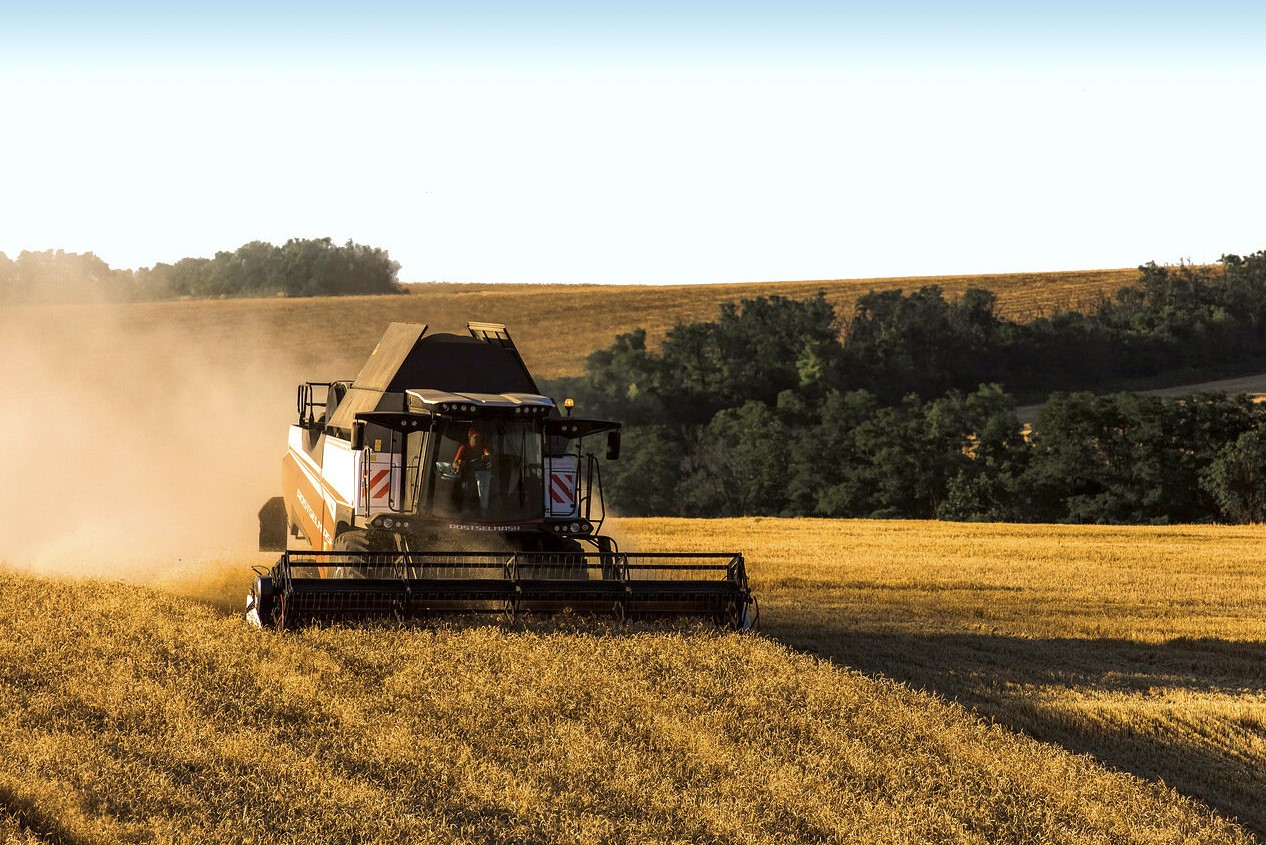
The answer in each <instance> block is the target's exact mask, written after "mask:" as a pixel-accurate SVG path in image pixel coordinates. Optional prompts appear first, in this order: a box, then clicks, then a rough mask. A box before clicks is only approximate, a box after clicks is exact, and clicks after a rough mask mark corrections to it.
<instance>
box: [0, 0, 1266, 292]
mask: <svg viewBox="0 0 1266 845" xmlns="http://www.w3.org/2000/svg"><path fill="white" fill-rule="evenodd" d="M1264 36H1266V13H1263V12H1262V11H1260V9H1259V7H1257V6H1256V5H1250V4H1248V3H1242V2H1241V3H1226V2H1222V3H1218V2H1214V3H1205V4H1195V3H1190V4H1187V3H1149V4H1142V3H1121V2H1107V3H1077V2H1074V3H1038V4H1017V3H1002V2H995V3H981V2H978V3H958V4H954V3H949V4H946V3H923V2H910V3H900V2H898V3H879V2H874V3H830V4H828V3H817V2H787V3H778V4H774V3H754V2H747V3H742V2H739V3H729V4H719V3H710V2H693V3H691V2H684V3H655V2H649V3H648V2H641V3H611V4H591V3H544V4H535V5H533V4H523V3H508V2H505V3H479V2H475V3H458V2H452V3H444V4H439V3H403V2H368V3H360V4H356V5H352V4H336V3H328V2H313V3H304V4H299V3H293V2H264V3H250V4H247V3H235V2H229V3H216V4H211V3H202V4H181V5H176V4H169V3H158V2H148V3H139V2H138V3H113V4H99V3H86V2H73V3H71V2H60V3H59V2H43V3H12V2H3V0H0V103H2V107H3V112H0V114H2V115H3V118H2V120H3V123H2V124H0V162H3V167H4V179H3V180H2V181H0V185H3V187H0V209H2V210H0V251H3V252H5V253H7V254H8V255H10V256H14V255H16V254H17V253H18V252H20V251H21V250H23V249H49V248H60V249H66V250H72V251H77V252H86V251H92V252H95V253H96V254H98V255H99V256H101V257H102V258H104V259H105V260H107V261H108V262H109V263H110V264H111V265H113V266H124V267H139V266H149V265H152V264H154V263H155V262H158V261H173V260H176V259H178V258H180V257H183V256H186V255H204V256H209V255H212V254H214V253H215V252H216V251H218V250H225V249H234V248H236V247H237V246H239V245H241V244H242V243H244V242H246V241H250V240H269V241H273V242H274V243H280V242H283V241H284V240H286V239H287V238H290V237H322V236H330V237H333V238H335V239H336V240H337V241H340V242H341V241H345V240H348V239H353V240H356V241H358V242H360V243H366V244H371V245H374V246H380V247H384V248H386V249H388V250H389V251H390V252H391V254H392V255H393V256H394V257H395V258H396V259H397V260H398V261H400V262H401V264H402V265H403V269H402V271H401V277H402V278H403V279H406V280H410V281H424V280H433V279H439V280H451V281H507V282H511V281H522V282H549V281H561V282H586V281H592V282H648V283H689V282H722V281H754V280H765V279H770V280H772V279H815V278H846V277H862V276H895V275H932V274H942V273H945V274H956V273H982V272H1006V271H1021V270H1048V269H1083V268H1094V267H1122V266H1133V265H1135V264H1138V263H1141V262H1143V261H1147V260H1156V261H1159V262H1176V261H1179V260H1194V261H1198V262H1200V261H1211V260H1214V259H1216V258H1217V257H1218V256H1219V255H1220V254H1222V253H1224V252H1239V253H1245V252H1251V251H1255V250H1258V249H1266V210H1264V209H1266V203H1263V202H1262V199H1261V198H1262V197H1264V196H1266V172H1264V169H1263V166H1262V164H1261V158H1262V156H1261V153H1260V147H1261V141H1260V139H1261V138H1262V137H1264V136H1266V117H1264V116H1263V112H1264V110H1263V108H1262V107H1261V104H1262V103H1263V102H1266V57H1264V55H1263V54H1266V49H1263V47H1264V46H1266V37H1264Z"/></svg>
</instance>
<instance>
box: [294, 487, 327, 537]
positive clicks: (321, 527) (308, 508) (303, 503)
mask: <svg viewBox="0 0 1266 845" xmlns="http://www.w3.org/2000/svg"><path fill="white" fill-rule="evenodd" d="M295 496H296V498H298V499H299V506H300V507H301V508H303V512H304V513H306V514H307V515H308V517H309V518H311V520H312V524H313V525H315V526H316V528H317V530H318V531H320V532H321V536H322V537H324V538H325V544H326V545H327V546H333V545H334V538H333V537H331V536H330V532H329V531H327V530H326V529H325V523H323V522H322V521H321V520H320V519H318V518H317V515H316V511H314V510H312V505H309V504H308V500H307V498H306V497H304V495H303V491H302V490H299V489H296V490H295Z"/></svg>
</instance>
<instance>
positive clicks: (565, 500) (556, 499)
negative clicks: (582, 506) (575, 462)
mask: <svg viewBox="0 0 1266 845" xmlns="http://www.w3.org/2000/svg"><path fill="white" fill-rule="evenodd" d="M568 481H569V479H568V478H567V477H566V476H564V475H563V474H562V473H560V472H555V473H550V477H549V497H550V500H551V501H552V502H553V503H554V504H555V505H562V506H563V508H564V509H570V508H571V503H572V500H573V499H574V498H575V496H574V492H575V491H573V490H572V489H571V486H570V485H569V484H568Z"/></svg>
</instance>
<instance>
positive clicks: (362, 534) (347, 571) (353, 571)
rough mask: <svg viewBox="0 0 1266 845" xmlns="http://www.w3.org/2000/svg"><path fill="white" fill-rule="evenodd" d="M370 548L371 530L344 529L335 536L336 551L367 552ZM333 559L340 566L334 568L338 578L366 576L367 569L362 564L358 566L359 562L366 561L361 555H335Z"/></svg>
mask: <svg viewBox="0 0 1266 845" xmlns="http://www.w3.org/2000/svg"><path fill="white" fill-rule="evenodd" d="M369 550H370V539H369V532H368V531H364V530H362V529H360V528H352V529H350V530H348V531H344V532H343V533H342V534H340V535H338V536H337V537H335V538H334V551H336V552H367V551H369ZM331 561H332V562H334V563H337V564H338V567H337V568H336V569H335V570H334V576H335V577H336V578H364V577H365V569H364V568H363V567H361V566H356V564H358V563H364V560H362V559H361V558H359V557H353V556H352V555H348V556H346V557H343V556H340V555H335V556H334V557H332V558H331Z"/></svg>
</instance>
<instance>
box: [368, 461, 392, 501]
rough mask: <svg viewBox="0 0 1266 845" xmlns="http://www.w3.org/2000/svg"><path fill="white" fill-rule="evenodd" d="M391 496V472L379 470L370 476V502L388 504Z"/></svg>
mask: <svg viewBox="0 0 1266 845" xmlns="http://www.w3.org/2000/svg"><path fill="white" fill-rule="evenodd" d="M390 494H391V470H390V469H379V470H374V472H373V473H372V474H371V475H370V476H369V500H370V501H371V502H372V503H374V504H378V503H379V502H386V501H387V499H388V498H389V496H390Z"/></svg>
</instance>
